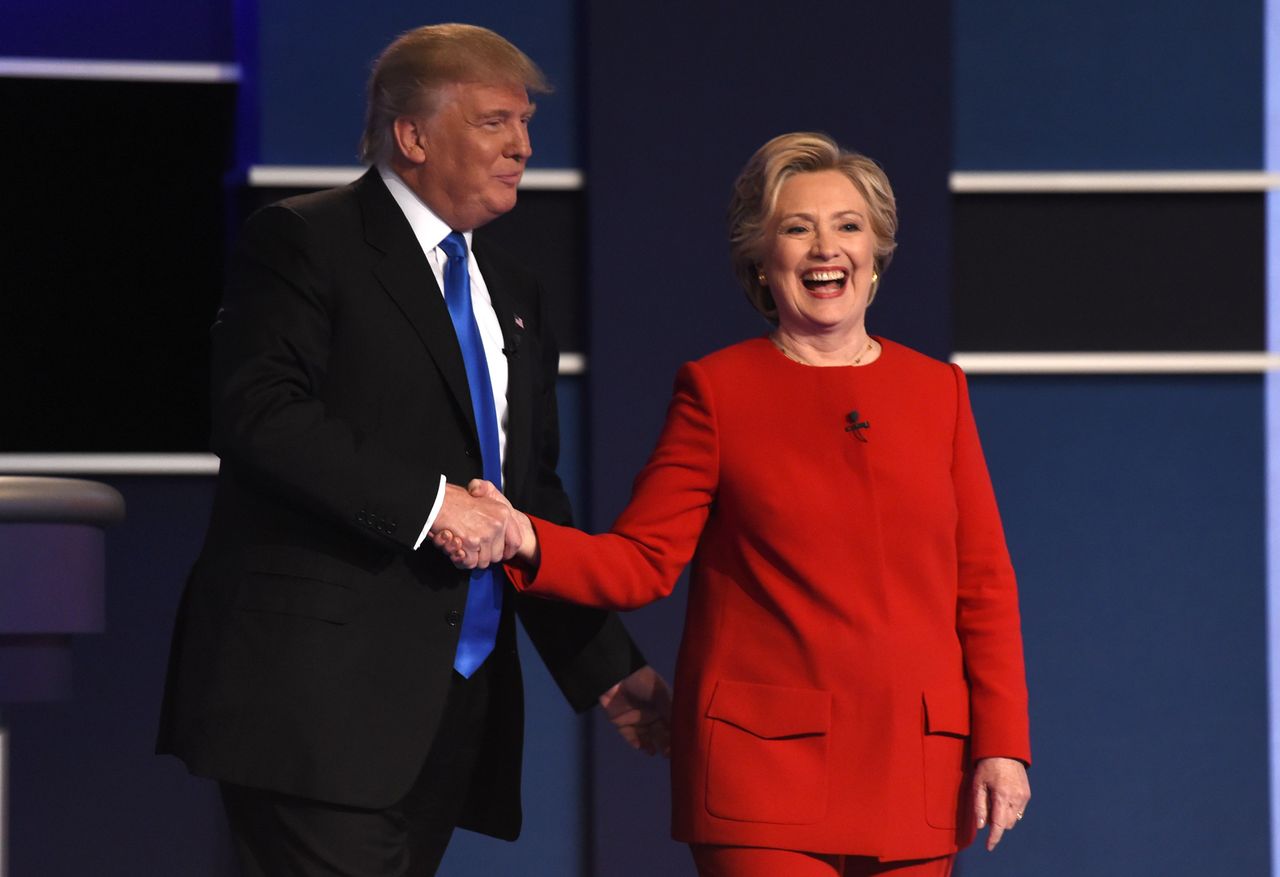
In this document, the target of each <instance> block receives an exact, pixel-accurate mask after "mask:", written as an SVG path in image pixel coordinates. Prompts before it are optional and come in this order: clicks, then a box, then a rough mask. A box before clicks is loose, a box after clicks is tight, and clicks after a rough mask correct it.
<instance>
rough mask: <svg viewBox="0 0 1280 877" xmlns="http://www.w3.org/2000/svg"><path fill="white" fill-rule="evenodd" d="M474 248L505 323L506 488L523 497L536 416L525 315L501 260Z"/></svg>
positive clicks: (474, 245) (491, 297) (479, 247)
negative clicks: (516, 306) (525, 346)
mask: <svg viewBox="0 0 1280 877" xmlns="http://www.w3.org/2000/svg"><path fill="white" fill-rule="evenodd" d="M471 250H472V252H473V253H474V255H475V258H476V263H477V264H478V265H479V266H480V272H481V273H482V274H484V282H485V286H486V287H488V289H489V300H490V301H491V302H492V303H493V310H494V313H495V314H497V315H498V325H499V326H501V327H502V347H503V353H504V354H505V355H506V357H507V454H506V457H507V459H506V465H505V466H504V467H503V478H504V482H505V483H504V484H503V492H504V493H506V494H507V495H508V496H510V497H520V496H521V495H522V494H521V491H522V490H523V488H524V476H525V473H527V472H528V470H529V452H530V445H531V444H532V443H531V442H529V441H528V440H527V439H526V438H525V437H526V436H528V435H529V429H530V425H531V423H532V417H533V409H532V406H533V373H532V371H531V368H532V367H533V364H531V363H530V360H529V356H530V354H529V352H528V351H526V350H523V349H522V342H523V340H524V326H523V322H524V317H523V316H522V315H521V314H519V313H518V312H517V311H515V310H514V302H513V299H512V296H511V286H512V283H513V281H512V279H511V278H510V276H509V275H508V274H507V272H505V271H503V270H502V269H501V265H500V264H499V263H495V262H492V261H490V260H488V259H486V258H485V253H486V249H485V247H484V244H483V243H480V242H478V239H475V240H473V241H472V247H471Z"/></svg>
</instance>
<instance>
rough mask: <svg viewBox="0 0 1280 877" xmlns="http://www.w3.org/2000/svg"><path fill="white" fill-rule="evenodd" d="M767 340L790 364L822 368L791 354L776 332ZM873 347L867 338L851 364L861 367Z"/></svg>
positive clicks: (872, 342) (871, 339) (874, 343)
mask: <svg viewBox="0 0 1280 877" xmlns="http://www.w3.org/2000/svg"><path fill="white" fill-rule="evenodd" d="M769 340H770V341H772V342H773V346H774V347H776V348H778V350H779V351H781V352H782V355H783V356H785V357H786V358H787V359H789V360H791V361H792V362H798V363H800V364H801V365H807V366H809V367H810V368H822V366H820V365H818V364H817V363H812V362H808V361H807V360H804V359H802V358H800V357H799V356H798V355H796V354H795V353H792V352H791V351H790V350H789V349H788V348H787V346H786V345H785V344H783V343H782V338H781V336H779V335H778V333H777V332H770V333H769ZM875 346H876V342H875V339H874V338H867V346H866V347H864V348H862V350H861V352H860V353H858V355H857V356H855V357H854V358H853V360H852V362H851V364H852V365H862V360H864V359H866V356H867V354H868V353H870V352H871V351H872V350H874V349H875Z"/></svg>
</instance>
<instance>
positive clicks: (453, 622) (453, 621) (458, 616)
mask: <svg viewBox="0 0 1280 877" xmlns="http://www.w3.org/2000/svg"><path fill="white" fill-rule="evenodd" d="M444 620H445V621H446V622H448V624H449V626H450V627H457V626H458V622H459V621H461V620H462V613H461V612H459V611H458V610H457V609H450V610H449V614H448V615H446V616H445V617H444Z"/></svg>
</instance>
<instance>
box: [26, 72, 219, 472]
mask: <svg viewBox="0 0 1280 877" xmlns="http://www.w3.org/2000/svg"><path fill="white" fill-rule="evenodd" d="M234 99H235V88H234V86H229V85H174V84H157V83H119V82H76V81H69V80H59V81H46V80H32V79H0V102H2V103H3V104H4V106H5V112H6V118H5V129H6V136H5V137H4V138H0V161H2V163H3V166H4V167H5V168H6V171H7V176H6V180H5V187H4V200H5V206H4V211H3V216H4V220H3V229H0V411H2V412H3V415H0V451H6V452H9V451H149V450H155V451H159V450H164V451H180V450H203V449H205V448H206V447H207V433H208V415H207V408H208V405H207V401H206V400H207V396H208V392H207V388H206V387H207V382H208V379H207V359H208V342H207V337H208V326H209V323H210V322H211V321H212V317H213V313H214V307H215V304H216V301H217V293H218V288H219V286H220V285H221V270H222V269H221V266H222V258H223V240H224V233H223V228H224V224H225V214H224V208H223V189H222V177H223V173H224V170H225V168H226V166H227V163H228V162H229V156H230V144H231V125H232V112H233V106H234Z"/></svg>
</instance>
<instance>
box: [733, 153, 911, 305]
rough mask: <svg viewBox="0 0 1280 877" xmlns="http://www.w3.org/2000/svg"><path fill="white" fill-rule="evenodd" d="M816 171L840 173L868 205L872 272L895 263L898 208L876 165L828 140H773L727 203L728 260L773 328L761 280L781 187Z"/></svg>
mask: <svg viewBox="0 0 1280 877" xmlns="http://www.w3.org/2000/svg"><path fill="white" fill-rule="evenodd" d="M816 171H839V172H840V173H842V174H844V175H845V176H846V177H847V178H848V179H849V182H851V183H853V185H854V187H855V188H856V189H857V190H858V193H859V194H860V195H862V197H863V198H864V199H865V200H866V202H867V210H868V211H869V213H870V216H869V217H868V222H869V223H870V226H871V232H872V234H874V235H875V239H876V245H875V263H876V272H877V273H878V274H880V275H881V276H883V275H884V272H885V269H887V268H888V267H889V263H890V262H891V261H892V260H893V250H894V248H895V247H896V246H897V245H898V243H897V241H896V240H895V235H896V234H897V233H898V207H897V202H896V201H895V200H894V197H893V188H892V187H891V186H890V185H889V178H888V177H887V176H885V173H884V171H883V170H881V169H880V165H878V164H876V163H875V162H874V161H873V160H872V159H870V158H867V157H866V156H865V155H861V154H859V153H857V152H851V151H849V150H846V149H842V148H841V147H840V145H839V144H838V143H836V142H835V141H834V140H832V139H831V138H830V137H828V136H827V135H826V134H818V133H814V132H810V131H798V132H795V133H792V134H782V135H779V136H778V137H775V138H773V139H772V140H770V141H769V142H768V143H766V144H765V145H764V146H761V147H760V148H759V149H758V150H756V153H755V155H753V156H751V159H750V160H749V161H748V162H747V164H746V167H744V168H743V169H742V173H741V174H739V175H738V179H737V181H735V182H734V184H733V196H732V198H730V200H729V256H730V260H731V262H732V264H733V273H734V275H735V276H736V277H737V278H738V282H739V283H741V284H742V288H743V289H744V290H745V291H746V294H747V300H748V301H750V302H751V305H752V307H754V308H755V309H756V310H757V311H759V312H760V314H761V315H762V316H763V317H764V318H765V319H766V320H768V321H769V322H771V323H774V324H776V323H777V322H778V307H777V305H776V304H775V302H774V300H773V293H771V292H770V291H769V288H768V287H767V286H764V285H763V284H761V283H760V279H759V263H760V259H761V257H762V256H763V244H764V240H765V237H766V235H767V232H768V228H767V226H768V223H769V219H770V217H771V216H772V215H773V209H774V206H775V205H776V204H777V203H778V192H779V191H780V190H781V189H782V184H783V183H785V182H786V181H787V180H788V179H789V178H790V177H792V176H794V175H796V174H807V173H814V172H816ZM878 286H879V284H878V283H877V284H876V285H874V286H872V288H871V298H875V294H876V289H877V288H878ZM867 303H868V304H870V301H868V302H867Z"/></svg>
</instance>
